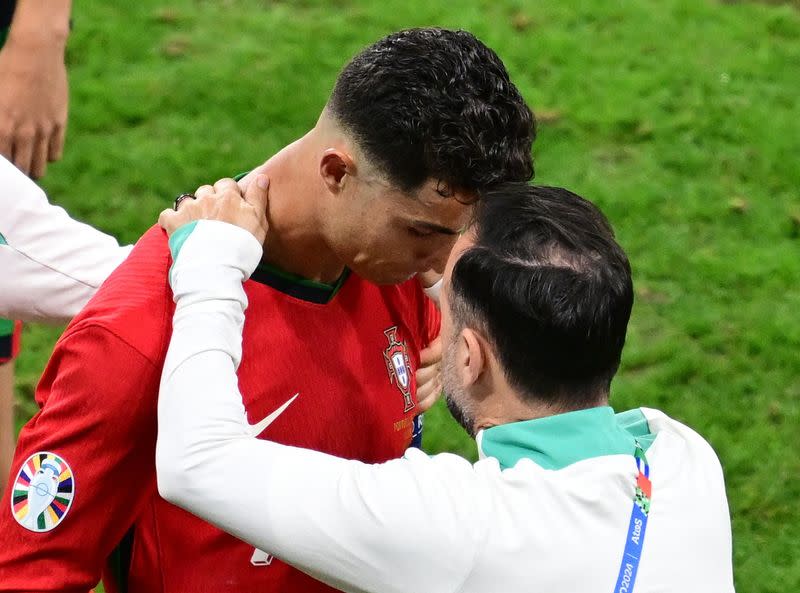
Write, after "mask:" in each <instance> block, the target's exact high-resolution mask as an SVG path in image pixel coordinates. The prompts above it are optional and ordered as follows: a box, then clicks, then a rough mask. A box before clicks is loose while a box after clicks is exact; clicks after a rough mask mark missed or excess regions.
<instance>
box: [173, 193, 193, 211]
mask: <svg viewBox="0 0 800 593" xmlns="http://www.w3.org/2000/svg"><path fill="white" fill-rule="evenodd" d="M196 199H197V196H196V195H194V194H181V195H179V196H178V197H177V198H175V203H174V204H173V206H172V209H173V210H177V209H178V207H179V206H180V205H181V202H183V201H184V200H196Z"/></svg>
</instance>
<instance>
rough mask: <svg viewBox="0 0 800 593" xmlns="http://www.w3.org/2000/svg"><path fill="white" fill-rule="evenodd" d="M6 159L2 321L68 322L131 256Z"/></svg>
mask: <svg viewBox="0 0 800 593" xmlns="http://www.w3.org/2000/svg"><path fill="white" fill-rule="evenodd" d="M130 250H131V247H130V246H126V247H121V246H120V245H119V243H117V240H116V239H115V238H114V237H111V236H109V235H106V234H105V233H102V232H100V231H98V230H97V229H95V228H92V227H91V226H89V225H86V224H83V223H81V222H78V221H76V220H74V219H72V218H70V217H69V215H68V214H67V213H66V212H65V211H64V210H63V209H62V208H59V207H57V206H53V205H51V204H50V203H49V202H48V201H47V196H46V195H45V193H44V192H43V191H42V189H41V188H40V187H39V186H38V185H36V184H35V183H34V182H33V181H31V180H30V179H28V177H27V176H25V175H24V174H23V173H22V172H21V171H20V170H19V169H17V168H16V167H15V166H14V165H12V164H11V163H10V162H9V161H8V160H6V159H5V158H3V157H2V156H0V271H2V273H0V294H2V297H0V317H9V318H13V319H22V320H23V321H44V322H48V323H53V322H59V321H68V320H70V319H72V317H74V316H75V314H76V313H77V312H78V311H80V310H81V309H82V308H83V306H84V305H85V304H86V302H87V301H88V300H89V299H90V298H91V296H92V295H93V294H94V293H95V292H96V291H97V288H98V287H99V286H100V285H101V284H102V283H103V281H104V280H105V279H106V278H107V277H108V276H109V274H111V272H112V271H113V270H114V268H116V267H117V266H118V265H119V264H120V263H121V262H122V260H124V259H125V258H126V257H127V256H128V254H129V253H130Z"/></svg>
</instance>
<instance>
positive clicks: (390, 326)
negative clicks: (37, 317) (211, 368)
mask: <svg viewBox="0 0 800 593" xmlns="http://www.w3.org/2000/svg"><path fill="white" fill-rule="evenodd" d="M170 264H171V260H170V255H169V249H168V247H167V241H166V236H165V235H164V233H163V231H162V230H161V229H158V228H153V229H151V230H150V231H148V232H147V233H146V234H145V235H144V237H142V239H141V240H140V241H139V243H138V244H137V246H136V248H135V249H134V251H133V253H132V254H131V255H130V257H128V259H127V260H126V261H125V262H124V263H123V264H122V265H121V266H120V267H119V268H118V269H117V270H116V271H115V272H114V273H113V274H112V276H111V277H110V278H109V279H108V280H107V281H106V283H105V284H104V285H103V286H102V287H101V288H100V290H99V292H98V293H97V295H96V296H95V297H94V298H93V299H92V301H91V302H90V303H89V304H88V305H87V307H86V308H85V309H84V310H83V311H82V312H81V313H80V314H79V315H78V317H76V318H75V320H74V321H73V322H72V323H71V324H70V325H69V327H68V328H67V330H66V332H65V333H64V335H63V336H62V337H61V339H60V340H59V342H58V344H57V345H56V349H55V352H54V353H53V356H52V358H51V359H50V362H49V364H48V366H47V369H46V370H45V373H44V375H43V377H42V380H41V382H40V384H39V386H38V389H37V392H36V399H37V402H38V404H39V405H40V406H41V410H40V412H39V413H38V414H37V415H36V416H34V418H33V419H31V421H30V422H29V423H28V424H27V425H26V426H25V428H24V429H23V430H22V432H21V434H20V437H19V444H18V446H17V451H16V455H15V459H14V463H13V469H12V473H11V476H10V481H9V488H7V489H6V492H5V494H4V498H3V501H2V503H1V505H2V506H0V591H3V592H10V591H14V592H21V591H30V592H33V591H37V592H42V591H62V592H70V593H73V592H74V593H87V591H88V590H89V589H90V588H91V587H92V586H93V585H94V584H95V583H97V581H98V579H99V578H100V576H101V572H102V573H103V579H104V581H105V583H106V591H110V592H118V591H119V592H122V591H127V592H128V593H204V592H208V593H212V592H213V593H223V592H226V591H230V592H232V593H233V592H235V593H251V592H265V593H267V592H271V591H275V592H277V591H286V592H309V593H313V592H316V591H330V589H329V588H328V587H326V586H325V585H322V584H320V583H318V582H316V581H314V580H313V579H311V578H310V577H307V576H305V575H304V574H302V573H300V572H299V571H296V570H294V569H293V568H291V567H289V566H287V565H285V564H283V563H282V562H281V561H280V560H278V559H275V558H272V557H271V556H270V555H269V550H263V551H262V550H254V549H253V548H252V546H249V545H247V544H245V543H242V542H240V541H239V540H237V539H235V538H233V537H231V536H229V535H227V534H225V533H223V532H221V531H220V530H218V529H216V528H215V527H212V526H210V525H208V524H207V523H204V522H203V521H201V520H199V519H197V518H195V517H194V516H192V515H190V514H189V513H186V512H184V511H182V510H180V509H178V508H177V507H174V506H172V505H170V504H169V503H167V502H165V501H164V500H162V499H161V498H159V496H158V493H157V491H156V479H155V462H154V455H155V453H154V452H155V440H156V403H157V396H158V385H159V381H160V375H161V368H162V365H163V361H164V356H165V353H166V349H167V345H168V343H169V337H170V333H171V325H172V314H173V310H174V304H173V302H172V294H171V291H170V288H169V284H168V282H167V273H168V269H169V266H170ZM245 289H246V292H247V297H248V299H249V303H250V304H249V307H248V310H247V319H246V322H245V326H244V338H243V359H242V363H241V366H240V368H239V373H238V376H239V385H240V388H241V391H242V395H243V398H244V405H245V408H246V410H247V415H248V419H249V421H250V423H251V424H252V425H254V431H256V430H258V428H257V426H258V425H259V423H261V426H264V425H265V424H266V423H268V422H270V419H271V423H270V424H269V430H267V431H266V434H267V435H268V436H269V438H270V440H274V441H277V442H280V443H285V444H289V445H296V446H300V447H307V448H311V449H316V450H318V451H323V452H326V453H331V454H333V455H337V456H340V457H345V458H354V459H360V460H363V461H366V462H370V463H378V462H382V461H385V460H388V459H391V458H394V457H398V456H400V455H402V453H403V452H404V451H405V449H406V448H407V447H408V446H409V445H410V443H411V440H412V432H413V430H414V428H415V426H416V422H415V417H416V407H415V406H416V394H415V390H416V386H415V383H414V371H415V370H416V368H417V366H418V363H419V351H420V349H421V348H422V347H424V346H425V345H427V343H428V342H429V341H430V340H431V339H432V338H433V337H434V336H435V335H436V333H437V332H438V326H439V316H438V312H437V311H436V309H435V307H434V306H433V305H432V303H431V302H430V301H429V300H428V299H427V298H426V297H425V296H424V294H423V292H422V290H421V289H420V287H419V285H418V283H417V282H416V281H414V280H412V281H409V282H406V283H404V284H401V285H399V286H388V287H378V286H375V285H373V284H370V283H369V282H366V281H364V280H363V279H361V278H359V277H358V276H356V275H355V274H349V275H345V276H343V278H342V279H341V280H340V282H339V285H337V286H336V287H328V286H325V285H317V284H314V283H310V282H308V281H299V280H298V279H296V278H291V277H289V276H287V275H285V274H280V273H277V272H276V271H274V270H269V269H266V268H264V269H262V268H259V270H257V272H256V273H255V274H254V275H253V278H251V280H249V281H248V282H247V283H246V284H245ZM295 394H298V395H297V397H296V398H294V399H292V398H293V396H295ZM290 400H291V401H290ZM287 402H290V403H289V404H288V405H286V406H284V404H286V403H287ZM265 419H267V420H265ZM262 421H264V422H262ZM186 471H191V468H186ZM252 471H253V472H258V471H260V468H259V467H257V466H254V467H253V468H252ZM248 482H249V480H248V476H246V475H243V476H241V478H240V479H239V480H238V481H237V483H232V484H230V485H229V487H230V488H248Z"/></svg>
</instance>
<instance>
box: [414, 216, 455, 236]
mask: <svg viewBox="0 0 800 593" xmlns="http://www.w3.org/2000/svg"><path fill="white" fill-rule="evenodd" d="M411 224H412V225H414V226H415V227H416V228H418V229H419V230H421V231H428V232H431V233H440V234H442V235H459V234H461V232H462V231H461V229H451V228H450V227H446V226H442V225H440V224H436V223H435V222H427V221H424V220H414V221H412V223H411Z"/></svg>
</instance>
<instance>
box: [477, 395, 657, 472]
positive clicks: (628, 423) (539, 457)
mask: <svg viewBox="0 0 800 593" xmlns="http://www.w3.org/2000/svg"><path fill="white" fill-rule="evenodd" d="M654 439H655V435H653V434H651V433H650V428H649V426H648V424H647V419H646V418H645V416H644V414H643V413H642V411H641V410H639V409H634V410H629V411H627V412H622V413H620V414H615V413H614V410H613V409H612V408H611V407H610V406H601V407H597V408H589V409H587V410H578V411H577V412H567V413H565V414H557V415H555V416H548V417H546V418H537V419H535V420H525V421H522V422H512V423H510V424H503V425H501V426H494V427H492V428H488V429H486V430H483V431H481V432H480V433H479V434H478V439H477V440H478V451H479V452H480V455H481V457H494V458H496V459H497V460H498V461H499V462H500V466H501V467H502V468H503V469H506V468H509V467H514V465H516V463H517V462H518V461H519V460H520V459H531V460H532V461H534V462H535V463H536V464H537V465H539V466H540V467H542V468H544V469H552V470H559V469H563V468H565V467H567V466H568V465H571V464H573V463H575V462H577V461H582V460H584V459H590V458H592V457H601V456H605V455H623V454H627V455H633V453H634V450H635V448H636V446H635V442H636V440H638V441H639V443H640V444H641V446H642V448H643V449H644V450H647V448H648V447H649V446H650V445H651V444H652V442H653V440H654Z"/></svg>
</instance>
